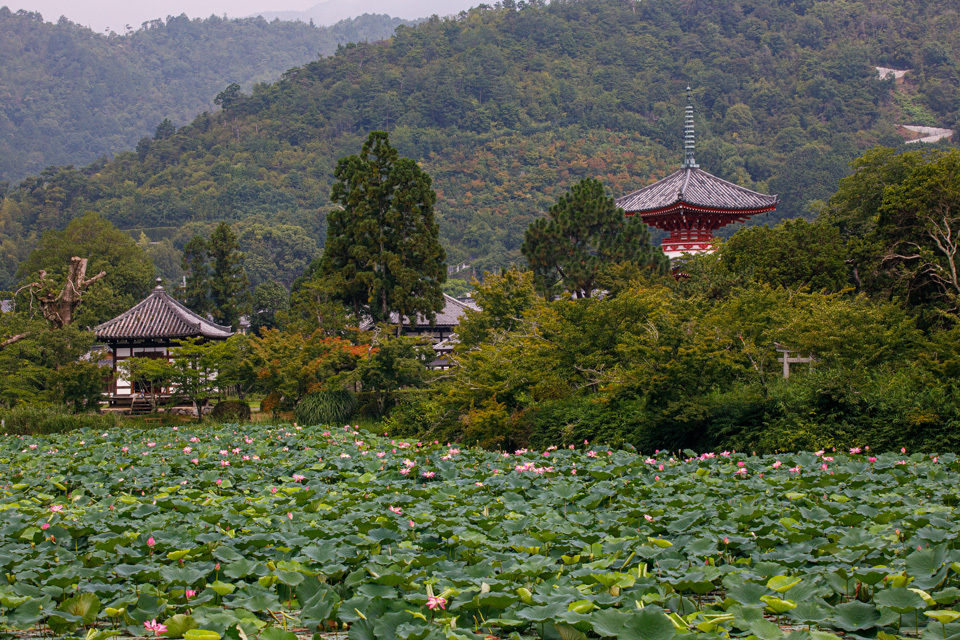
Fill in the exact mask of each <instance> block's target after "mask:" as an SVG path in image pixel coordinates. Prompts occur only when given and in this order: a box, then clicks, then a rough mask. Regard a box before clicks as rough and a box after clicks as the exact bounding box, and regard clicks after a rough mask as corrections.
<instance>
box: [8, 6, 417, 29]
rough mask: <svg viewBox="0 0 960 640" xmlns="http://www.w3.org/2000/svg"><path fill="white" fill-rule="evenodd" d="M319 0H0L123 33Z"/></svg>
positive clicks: (299, 8) (300, 8)
mask: <svg viewBox="0 0 960 640" xmlns="http://www.w3.org/2000/svg"><path fill="white" fill-rule="evenodd" d="M318 2H320V0H281V1H279V2H278V1H276V0H273V1H271V0H153V1H150V2H146V1H144V0H0V6H2V5H6V6H7V7H9V8H10V10H11V11H17V10H18V9H26V10H27V11H39V12H40V13H41V14H42V15H43V18H44V20H46V21H48V22H56V21H57V19H58V18H59V17H60V16H67V18H68V19H69V20H70V21H71V22H76V23H77V24H81V25H84V26H87V27H90V28H91V29H93V30H94V31H99V32H103V31H104V29H106V28H107V27H109V28H111V29H113V30H114V31H116V32H117V33H122V32H123V30H124V25H130V26H131V27H133V28H134V29H137V28H139V27H140V25H141V24H143V23H144V22H146V21H147V20H153V19H155V18H166V17H167V16H168V15H172V16H178V15H180V14H181V13H185V14H187V15H188V16H190V17H191V18H206V17H208V16H209V15H210V14H216V15H218V16H221V15H223V14H224V13H225V14H227V16H229V17H231V18H242V17H243V16H248V15H250V14H252V13H256V12H258V11H303V10H304V9H309V8H310V7H312V6H313V5H315V4H317V3H318ZM397 4H398V5H404V4H411V1H410V0H397Z"/></svg>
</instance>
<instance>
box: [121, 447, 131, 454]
mask: <svg viewBox="0 0 960 640" xmlns="http://www.w3.org/2000/svg"><path fill="white" fill-rule="evenodd" d="M120 451H123V452H124V453H126V452H127V451H130V447H120Z"/></svg>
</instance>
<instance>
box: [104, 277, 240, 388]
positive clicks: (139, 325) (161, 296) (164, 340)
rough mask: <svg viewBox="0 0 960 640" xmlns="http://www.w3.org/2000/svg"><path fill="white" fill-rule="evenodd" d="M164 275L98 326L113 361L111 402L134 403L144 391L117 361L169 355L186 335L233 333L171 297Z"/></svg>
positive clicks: (224, 335)
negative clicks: (143, 295) (138, 298)
mask: <svg viewBox="0 0 960 640" xmlns="http://www.w3.org/2000/svg"><path fill="white" fill-rule="evenodd" d="M161 282H162V281H161V279H160V278H157V286H156V287H154V288H153V291H152V292H151V293H150V295H149V296H147V297H146V298H144V299H143V300H142V301H140V302H138V303H137V304H136V305H134V306H133V307H131V308H130V309H128V310H127V311H124V312H123V313H121V314H120V315H119V316H117V317H116V318H114V319H112V320H107V321H106V322H104V323H103V324H101V325H98V326H96V327H94V329H93V331H94V333H95V334H96V336H97V342H100V343H103V344H106V345H107V347H108V348H109V349H110V355H111V356H112V361H113V380H112V382H111V383H110V388H109V389H108V394H109V396H110V404H111V405H116V404H125V403H126V402H129V403H131V405H132V403H133V401H134V399H135V398H136V396H137V395H138V394H139V393H140V392H141V391H143V390H142V389H137V388H136V387H135V386H134V385H132V384H131V383H130V381H129V380H126V379H124V378H123V377H122V375H121V373H120V372H119V371H118V370H117V364H118V363H120V362H122V361H123V360H125V359H127V358H169V357H170V349H172V348H173V347H176V346H177V341H178V340H181V339H183V338H205V339H208V340H226V339H227V338H229V337H230V336H232V335H233V331H232V330H231V329H230V327H222V326H220V325H218V324H214V323H212V322H210V321H209V320H207V319H206V318H202V317H200V316H198V315H197V314H195V313H194V312H193V311H190V309H187V308H186V307H185V306H183V305H182V304H180V303H179V302H177V301H176V300H174V299H173V298H171V297H170V296H169V295H168V294H167V292H166V291H165V290H164V288H163V285H162V284H161Z"/></svg>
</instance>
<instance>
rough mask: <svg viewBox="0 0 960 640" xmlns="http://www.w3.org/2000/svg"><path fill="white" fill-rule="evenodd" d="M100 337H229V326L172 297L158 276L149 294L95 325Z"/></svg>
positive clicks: (115, 338)
mask: <svg viewBox="0 0 960 640" xmlns="http://www.w3.org/2000/svg"><path fill="white" fill-rule="evenodd" d="M93 331H94V333H95V334H96V336H97V339H98V340H124V339H126V340H131V339H134V340H149V339H176V338H191V337H203V338H229V337H230V336H232V335H233V330H232V329H231V328H230V327H226V326H222V325H219V324H216V323H215V322H212V321H210V320H207V319H206V318H204V317H202V316H200V315H197V314H196V313H194V312H193V311H191V310H190V309H188V308H187V307H185V306H184V305H182V304H181V303H180V302H178V301H177V300H175V299H174V298H173V297H171V296H170V295H169V294H168V293H167V292H166V290H165V289H164V288H163V285H162V284H161V280H160V278H157V286H155V287H154V288H153V291H151V292H150V295H148V296H147V297H146V298H144V299H143V300H141V301H140V302H138V303H137V304H135V305H134V306H132V307H130V309H128V310H126V311H124V312H123V313H121V314H120V315H118V316H117V317H115V318H112V319H110V320H107V321H106V322H104V323H102V324H99V325H97V326H96V327H94V329H93Z"/></svg>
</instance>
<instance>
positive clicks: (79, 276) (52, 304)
mask: <svg viewBox="0 0 960 640" xmlns="http://www.w3.org/2000/svg"><path fill="white" fill-rule="evenodd" d="M105 275H107V272H106V271H101V272H100V273H98V274H97V275H95V276H93V277H92V278H88V277H87V259H86V258H78V257H76V256H74V257H73V258H70V267H69V268H68V270H67V278H66V281H65V282H64V284H63V287H62V288H60V289H59V290H58V289H57V287H56V284H55V283H54V282H53V279H52V278H50V277H49V276H48V275H47V272H46V271H43V270H41V271H40V280H39V281H37V282H32V283H30V284H28V285H26V287H22V288H21V290H22V289H28V290H30V292H31V294H32V295H33V296H34V298H35V299H36V301H37V304H38V305H39V306H40V312H41V313H42V314H43V317H44V319H45V320H46V321H47V322H48V323H49V324H50V326H51V327H52V328H54V329H62V328H63V327H65V326H67V325H68V324H70V323H71V322H73V316H74V314H75V313H76V311H77V307H79V306H80V303H81V302H83V294H84V292H85V291H86V290H87V289H88V288H89V287H90V285H92V284H93V283H94V282H97V281H98V280H100V279H101V278H103V277H104V276H105Z"/></svg>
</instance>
